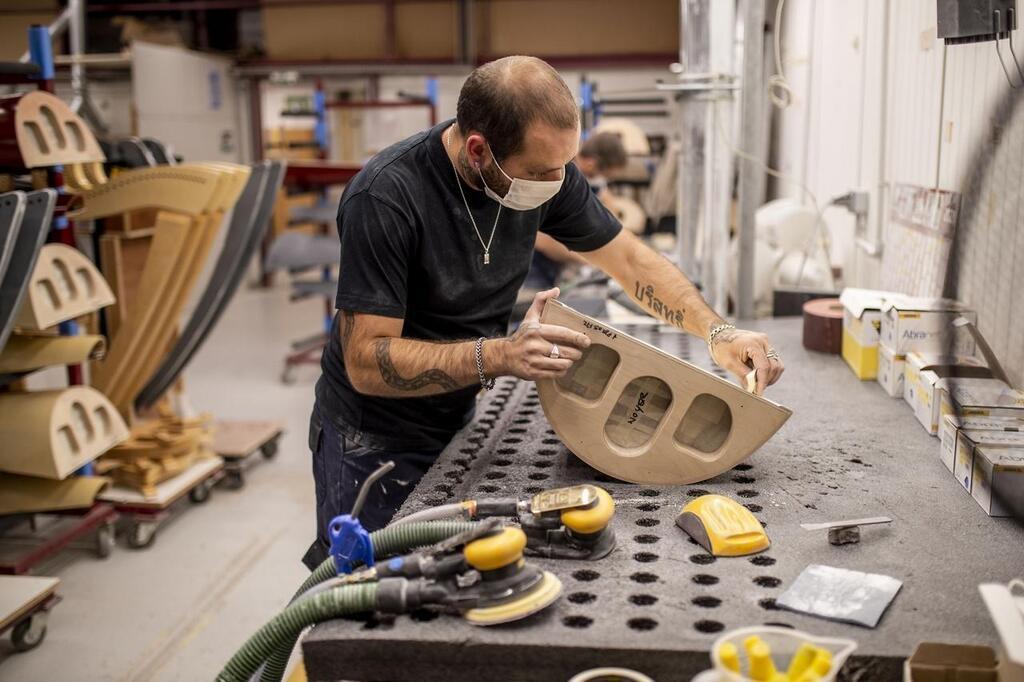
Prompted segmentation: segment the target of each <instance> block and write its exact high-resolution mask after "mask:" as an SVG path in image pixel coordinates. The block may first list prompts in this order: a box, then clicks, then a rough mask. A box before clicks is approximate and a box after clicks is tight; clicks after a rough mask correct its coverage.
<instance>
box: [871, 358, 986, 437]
mask: <svg viewBox="0 0 1024 682" xmlns="http://www.w3.org/2000/svg"><path fill="white" fill-rule="evenodd" d="M883 348H884V346H883ZM991 376H992V372H991V370H989V368H988V367H986V366H985V364H984V363H983V362H982V361H981V360H978V359H976V358H969V357H961V356H956V355H939V354H936V353H918V352H910V353H907V357H906V360H905V361H904V366H903V400H905V401H906V403H907V404H908V405H910V409H912V410H913V411H914V416H916V417H917V421H919V422H921V426H923V427H924V429H925V431H927V432H928V433H930V434H932V435H933V436H934V435H935V434H936V433H938V431H939V424H940V422H941V416H940V415H939V395H938V392H937V391H936V389H935V385H936V384H937V383H938V382H939V380H940V379H946V378H949V377H956V378H990V377H991Z"/></svg>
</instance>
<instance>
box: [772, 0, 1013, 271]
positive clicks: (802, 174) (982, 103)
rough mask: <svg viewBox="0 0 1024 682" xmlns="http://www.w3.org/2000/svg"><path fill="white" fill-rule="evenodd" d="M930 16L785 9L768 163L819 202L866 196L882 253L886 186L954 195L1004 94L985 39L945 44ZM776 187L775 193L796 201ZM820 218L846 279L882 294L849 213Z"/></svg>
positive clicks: (811, 6) (924, 9)
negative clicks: (786, 86) (782, 88)
mask: <svg viewBox="0 0 1024 682" xmlns="http://www.w3.org/2000/svg"><path fill="white" fill-rule="evenodd" d="M935 11H936V10H935V2H934V0H845V1H844V2H827V1H826V0H788V2H787V3H786V8H785V16H784V19H783V32H782V39H783V45H784V47H783V60H784V62H785V66H786V75H787V77H788V79H789V80H790V83H791V85H792V86H793V89H794V103H793V105H792V106H791V107H789V108H788V109H786V110H784V111H781V112H777V113H776V125H775V134H776V140H775V145H776V150H777V153H776V162H777V163H778V164H779V167H780V170H782V171H783V172H786V173H789V174H792V175H794V176H795V177H796V178H798V179H800V180H801V181H802V182H804V183H805V184H806V185H807V186H808V187H809V188H810V189H811V190H812V191H813V192H814V193H815V194H816V195H817V196H818V199H819V201H820V202H822V203H824V202H827V201H828V200H829V199H831V198H832V197H834V196H836V195H839V194H842V193H845V192H846V191H848V190H851V189H856V188H863V189H866V190H869V191H870V193H871V203H872V211H871V218H870V222H871V225H870V229H869V232H870V231H873V230H879V231H880V233H881V234H882V237H883V245H884V241H885V239H884V238H885V235H886V228H887V215H888V206H887V190H888V188H889V187H891V185H892V184H894V183H908V184H916V185H921V186H925V187H933V188H937V189H944V190H952V191H962V190H963V189H964V180H965V178H964V174H965V172H966V164H967V162H968V159H969V156H970V150H971V147H972V144H974V143H975V142H976V141H977V140H978V139H981V137H982V136H984V135H985V134H987V133H986V131H987V130H988V129H989V127H990V119H991V116H992V113H993V109H994V105H995V102H996V101H997V99H998V97H999V96H1000V95H1001V94H1002V93H1004V92H1005V91H1006V89H1007V88H1008V85H1007V83H1006V79H1005V76H1004V74H1003V71H1002V69H1001V67H1000V66H999V62H998V60H997V59H996V53H995V46H994V45H993V43H992V42H986V43H978V44H974V45H960V46H952V47H949V48H947V47H945V46H944V44H943V42H942V41H941V40H939V39H938V38H937V37H936V15H935ZM887 31H888V38H889V39H888V46H887V47H888V55H887V58H886V55H885V51H886V45H885V44H883V43H884V37H885V35H886V32H887ZM1015 38H1016V39H1017V40H1018V41H1019V40H1020V39H1021V31H1020V30H1018V32H1017V35H1016V36H1015ZM1002 47H1003V48H1004V49H1003V52H1004V56H1005V57H1006V59H1007V64H1008V65H1009V61H1008V60H1009V56H1008V54H1007V52H1008V50H1007V49H1006V43H1005V41H1004V42H1003V45H1002ZM1010 68H1011V69H1012V66H1010ZM883 88H884V89H883ZM884 99H887V100H888V101H887V103H886V104H885V106H884V107H883V100H884ZM776 187H777V194H778V195H780V196H799V194H800V190H799V189H798V188H797V187H796V186H794V185H792V184H786V183H783V184H781V185H776ZM825 217H826V220H827V223H828V225H829V229H830V230H831V233H832V237H833V246H834V250H833V262H834V263H835V264H837V265H842V266H843V268H844V272H845V275H846V277H845V283H846V284H847V285H857V286H880V285H881V281H882V279H883V278H882V274H881V262H880V259H878V258H873V257H870V256H868V255H867V254H866V253H864V252H863V251H861V250H859V249H857V247H856V246H855V243H854V239H853V219H852V217H851V216H850V215H849V214H848V213H846V212H845V211H844V210H842V209H835V208H833V209H829V210H828V211H826V213H825Z"/></svg>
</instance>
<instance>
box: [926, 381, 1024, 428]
mask: <svg viewBox="0 0 1024 682" xmlns="http://www.w3.org/2000/svg"><path fill="white" fill-rule="evenodd" d="M935 390H936V392H937V393H938V394H939V416H940V417H942V416H945V415H947V414H953V415H956V416H957V417H958V418H960V419H964V418H967V417H1002V418H1010V419H1024V392H1021V391H1017V390H1014V389H1012V388H1010V387H1009V386H1007V385H1006V384H1005V383H1004V382H1002V381H1000V380H999V379H971V378H966V379H960V378H956V377H949V378H946V379H939V381H938V382H937V383H936V384H935Z"/></svg>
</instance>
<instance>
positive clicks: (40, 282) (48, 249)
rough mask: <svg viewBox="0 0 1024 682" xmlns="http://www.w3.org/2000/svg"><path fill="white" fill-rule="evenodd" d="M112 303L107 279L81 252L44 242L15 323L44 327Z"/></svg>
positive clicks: (29, 327) (37, 328) (24, 326)
mask: <svg viewBox="0 0 1024 682" xmlns="http://www.w3.org/2000/svg"><path fill="white" fill-rule="evenodd" d="M112 303H114V294H113V293H112V292H111V291H110V286H108V285H107V280H105V279H103V275H101V274H100V271H99V270H97V269H96V266H95V265H93V264H92V261H90V260H89V259H88V258H86V257H85V255H83V254H82V252H81V251H79V250H77V249H73V248H71V247H70V246H66V245H64V244H45V245H44V246H43V248H42V250H41V251H40V253H39V259H38V260H37V261H36V266H35V268H33V270H32V276H31V277H30V278H29V284H28V295H27V296H26V297H25V300H24V301H23V302H22V305H21V309H20V310H19V311H18V316H17V318H16V319H15V324H16V325H17V326H19V327H23V328H25V329H35V330H43V329H49V328H50V327H52V326H54V325H56V324H59V323H61V322H64V321H65V320H71V319H74V318H76V317H80V316H82V315H85V314H87V313H91V312H94V311H96V310H99V309H100V308H105V307H106V306H108V305H111V304H112Z"/></svg>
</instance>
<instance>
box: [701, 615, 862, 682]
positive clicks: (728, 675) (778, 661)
mask: <svg viewBox="0 0 1024 682" xmlns="http://www.w3.org/2000/svg"><path fill="white" fill-rule="evenodd" d="M755 635H756V636H757V637H760V638H761V639H762V640H763V641H764V643H765V644H767V645H768V646H769V647H770V648H771V650H772V660H774V661H775V667H776V668H778V669H779V671H780V672H781V671H785V670H786V669H787V668H788V667H789V661H790V659H791V658H793V654H795V653H796V651H797V649H799V648H800V645H801V644H804V643H805V642H806V643H808V644H813V645H814V646H816V647H820V648H822V649H825V650H827V651H828V652H830V653H831V654H832V668H831V670H829V672H828V674H827V675H825V676H824V677H822V678H821V679H822V681H823V682H828V681H829V680H834V679H835V678H836V675H837V674H838V673H839V671H840V670H841V669H842V667H843V664H844V663H846V659H847V658H849V657H850V654H852V653H853V651H854V649H856V648H857V643H856V642H854V641H853V640H852V639H842V638H838V637H816V636H814V635H809V634H807V633H806V632H801V631H799V630H791V629H789V628H779V627H770V626H768V627H750V628H741V629H739V630H733V631H732V632H727V633H725V634H724V635H722V636H721V637H719V638H718V639H717V640H715V643H714V645H713V646H712V647H711V663H712V665H714V669H715V672H716V673H717V674H718V682H751V680H750V678H749V677H746V676H744V675H741V674H739V673H735V672H733V671H731V670H729V669H728V668H726V667H725V666H724V665H723V664H722V658H721V656H720V655H719V652H720V651H721V648H722V645H723V644H725V643H726V642H731V643H732V644H734V645H735V646H736V648H737V649H739V650H740V652H742V651H743V650H744V649H743V640H745V639H746V638H747V637H752V636H755ZM741 656H742V654H741ZM702 679H708V678H702Z"/></svg>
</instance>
